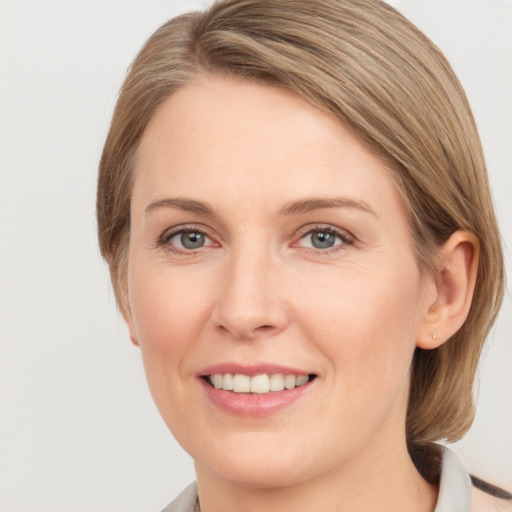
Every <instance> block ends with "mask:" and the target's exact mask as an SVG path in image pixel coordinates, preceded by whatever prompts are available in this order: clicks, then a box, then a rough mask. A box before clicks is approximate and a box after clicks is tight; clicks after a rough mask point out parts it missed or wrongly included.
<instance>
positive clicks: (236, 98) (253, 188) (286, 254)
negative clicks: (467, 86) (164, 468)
mask: <svg viewBox="0 0 512 512" xmlns="http://www.w3.org/2000/svg"><path fill="white" fill-rule="evenodd" d="M98 227H99V236H100V246H101V250H102V254H103V255H104V257H105V258H106V260H107V261H108V263H109V266H110V271H111V276H112V280H113V284H114V288H115V291H116V296H117V299H118V304H119V307H120V309H121V311H122V313H123V315H124V318H125V320H126V322H127V324H128V327H129V330H130V335H131V339H132V341H133V342H134V343H135V344H137V345H139V346H140V348H141V351H142V356H143V360H144V366H145V371H146V375H147V379H148V383H149V386H150V389H151V392H152V395H153V397H154V399H155V402H156V404H157V407H158V408H159V410H160V413H161V414H162V417H163V418H164V420H165V421H166V423H167V425H168V427H169V428H170V430H171V431H172V433H173V434H174V436H175V437H176V438H177V440H178V441H179V442H180V444H181V445H182V446H183V447H184V448H185V450H187V451H188V453H190V455H191V456H192V457H193V459H194V462H195V469H196V474H197V486H196V485H193V486H191V487H190V488H188V489H187V490H186V491H185V492H184V494H183V495H181V496H180V497H179V498H178V499H177V500H176V501H175V502H173V504H171V505H170V506H169V508H167V509H166V510H168V511H192V510H201V511H203V512H209V511H217V510H219V511H228V510H237V511H238V510H247V511H253V510H254V511H257V510H280V511H285V510H304V511H306V510H333V511H334V510H336V511H343V510H379V511H383V510H394V511H396V510H407V511H415V510H422V511H426V510H428V511H433V510H436V511H438V512H439V511H444V510H447V511H448V510H449V511H452V510H453V511H469V510H473V511H479V510H488V509H489V507H495V508H498V509H500V508H501V509H503V510H510V509H511V504H510V501H508V500H509V499H510V496H509V495H508V494H507V493H506V492H504V491H501V490H499V489H496V488H493V487H492V486H490V485H488V484H484V483H482V482H481V481H479V480H477V479H473V486H472V481H471V479H470V477H469V476H468V474H467V473H466V472H465V470H464V469H463V468H462V466H461V465H460V463H459V462H458V461H457V459H456V457H455V456H454V454H453V453H451V452H450V451H449V450H447V449H442V448H440V447H439V446H437V445H435V444H433V442H434V441H436V440H440V439H447V440H449V441H454V440H456V439H459V438H460V437H461V436H462V435H463V434H464V433H465V432H466V431H467V429H468V428H469V426H470V425H471V421H472V418H473V401H472V384H473V379H474V374H475V370H476V365H477V362H478V359H479V354H480V351H481V347H482V344H483V342H484V339H485V337H486V335H487V333H488V331H489V329H490V327H491V325H492V323H493V321H494V319H495V316H496V314H497V311H498V309H499V306H500V303H501V298H502V294H503V260H502V253H501V247H500V240H499V234H498V230H497V226H496V220H495V216H494V212H493V207H492V203H491V199H490V193H489V187H488V183H487V175H486V171H485V165H484V161H483V156H482V151H481V147H480V143H479V139H478V135H477V131H476V127H475V124H474V121H473V118H472V116H471V113H470V109H469V106H468V104H467V100H466V98H465V95H464V92H463V90H462V88H461V86H460V84H459V82H458V81H457V79H456V77H455V76H454V74H453V71H452V70H451V69H450V67H449V65H448V64H447V62H446V60H445V59H444V57H443V56H442V55H441V54H440V52H439V50H438V49H437V48H436V47H435V46H434V45H433V44H432V43H431V42H430V41H429V40H428V39H427V38H426V37H425V36H424V35H423V34H421V33H420V32H419V31H418V30H417V29H416V28H415V27H414V26H412V25H411V24H410V23H409V22H408V21H407V20H405V19H404V18H403V17H402V16H401V15H400V14H398V13H397V12H396V11H395V10H393V9H392V8H391V7H389V6H387V5H386V4H384V3H381V2H379V1H368V0H365V1H361V0H350V1H343V0H337V1H334V0H330V1H325V0H322V1H320V0H276V1H272V2H266V1H261V0H259V1H257V0H242V1H240V0H228V1H222V2H219V3H217V4H215V5H214V6H212V7H211V8H210V9H209V10H208V11H206V12H205V13H192V14H188V15H184V16H181V17H178V18H175V19H174V20H171V21H170V22H168V23H167V24H165V25H164V26H163V27H161V28H160V29H159V30H158V31H157V32H156V33H155V34H154V35H153V36H152V37H151V38H150V40H149V41H148V42H147V43H146V45H145V46H144V48H143V49H142V51H141V52H140V54H139V56H138V57H137V59H136V60H135V62H134V64H133V66H132V68H131V70H130V72H129V74H128V76H127V78H126V81H125V84H124V86H123V88H122V91H121V94H120V97H119V100H118V103H117V106H116V110H115V113H114V117H113V120H112V125H111V128H110V132H109V135H108V138H107V141H106V144H105V148H104V152H103V156H102V160H101V164H100V176H99V184H98ZM482 269H485V270H486V271H485V272H483V271H482Z"/></svg>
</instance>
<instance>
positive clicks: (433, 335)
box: [432, 332, 437, 341]
mask: <svg viewBox="0 0 512 512" xmlns="http://www.w3.org/2000/svg"><path fill="white" fill-rule="evenodd" d="M432 339H433V340H434V341H437V334H436V333H435V332H433V333H432Z"/></svg>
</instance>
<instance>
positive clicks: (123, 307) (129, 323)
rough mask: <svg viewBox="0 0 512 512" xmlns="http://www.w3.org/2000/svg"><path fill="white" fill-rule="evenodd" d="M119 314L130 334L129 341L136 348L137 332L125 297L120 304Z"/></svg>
mask: <svg viewBox="0 0 512 512" xmlns="http://www.w3.org/2000/svg"><path fill="white" fill-rule="evenodd" d="M120 309H121V313H122V315H123V318H124V321H125V322H126V326H127V327H128V331H129V333H130V340H131V342H132V343H133V344H134V345H135V346H136V347H138V346H140V345H139V340H138V339H137V331H136V329H135V323H134V321H133V315H132V309H131V307H130V302H129V301H128V298H127V297H125V298H124V300H123V301H122V304H121V307H120Z"/></svg>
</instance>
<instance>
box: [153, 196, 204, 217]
mask: <svg viewBox="0 0 512 512" xmlns="http://www.w3.org/2000/svg"><path fill="white" fill-rule="evenodd" d="M157 208H175V209H177V210H182V211H184V212H191V213H197V214H199V215H206V216H208V217H211V216H213V210H212V208H210V207H209V206H208V205H207V204H205V203H202V202H200V201H194V200H193V199H182V198H166V199H160V200H158V201H155V202H153V203H151V204H149V205H148V206H147V207H146V210H145V212H146V213H149V212H151V211H153V210H156V209H157Z"/></svg>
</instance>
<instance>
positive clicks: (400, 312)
mask: <svg viewBox="0 0 512 512" xmlns="http://www.w3.org/2000/svg"><path fill="white" fill-rule="evenodd" d="M344 270H345V269H342V270H341V271H340V272H339V275H338V276H336V273H334V274H333V275H332V276H331V279H325V280H320V281H318V280H317V281H316V282H315V286H310V287H309V291H305V290H303V292H302V293H301V296H302V297H307V300H305V301H304V302H303V303H302V306H301V307H302V308H303V309H302V311H303V313H302V314H301V315H300V316H301V318H302V319H303V322H304V328H305V329H307V332H308V337H309V338H310V339H314V340H317V347H318V348H319V349H320V350H321V351H322V352H324V353H325V354H326V355H327V357H328V359H329V360H330V361H331V364H332V366H333V369H334V372H335V373H336V372H339V373H342V374H343V379H344V381H345V382H347V376H348V375H350V382H352V383H353V386H354V387H356V386H357V387H358V389H360V386H362V387H367V386H370V387H372V388H376V387H379V386H382V385H383V383H384V381H385V380H388V381H392V380H403V378H404V377H406V376H407V375H408V371H409V366H410V363H411V359H412V354H413V352H414V348H415V345H416V337H417V332H418V326H419V323H420V319H421V307H422V301H421V293H420V290H421V287H420V275H419V271H417V269H416V267H415V266H413V265H411V266H410V268H407V266H405V267H402V268H400V269H399V268H398V267H397V266H396V267H394V268H393V267H391V268H388V269H387V272H383V271H382V267H380V268H377V267H376V268H375V269H373V268H371V267H367V268H365V269H364V271H363V272H350V271H348V270H347V271H344ZM377 377H378V378H377ZM379 380H380V382H379Z"/></svg>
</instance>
